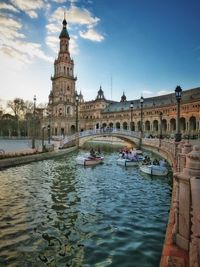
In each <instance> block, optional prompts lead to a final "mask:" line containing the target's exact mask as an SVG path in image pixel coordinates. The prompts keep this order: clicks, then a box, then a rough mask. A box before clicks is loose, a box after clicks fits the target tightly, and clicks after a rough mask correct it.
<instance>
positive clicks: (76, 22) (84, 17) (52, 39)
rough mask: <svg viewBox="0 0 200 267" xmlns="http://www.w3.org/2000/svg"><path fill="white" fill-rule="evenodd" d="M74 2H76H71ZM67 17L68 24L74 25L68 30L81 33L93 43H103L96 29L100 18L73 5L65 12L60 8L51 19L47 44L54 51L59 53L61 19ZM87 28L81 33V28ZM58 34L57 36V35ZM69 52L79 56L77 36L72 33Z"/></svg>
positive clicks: (68, 26) (101, 36) (48, 26)
mask: <svg viewBox="0 0 200 267" xmlns="http://www.w3.org/2000/svg"><path fill="white" fill-rule="evenodd" d="M70 2H74V1H70ZM64 11H65V17H66V20H67V22H68V23H69V24H70V25H72V26H73V27H71V28H70V25H69V24H68V25H67V28H68V29H71V31H72V32H76V33H75V34H77V33H78V32H79V35H80V36H81V37H82V38H84V39H88V40H91V41H96V42H101V41H102V40H103V39H104V37H103V35H101V34H100V33H98V32H97V31H96V30H95V29H94V27H95V26H96V24H97V23H98V22H99V21H100V19H99V18H97V17H95V16H93V15H92V14H91V12H90V11H88V10H87V9H85V8H83V9H81V8H79V7H76V6H74V5H73V4H72V5H71V6H70V7H69V9H67V10H65V9H64V8H61V7H58V8H57V9H56V10H55V11H54V12H53V14H52V16H51V17H49V24H48V25H47V26H46V28H47V37H46V44H47V45H48V46H49V47H50V48H51V49H52V50H53V51H54V52H57V51H58V50H57V49H58V48H57V47H58V42H59V39H58V34H59V32H60V31H61V29H62V26H61V18H63V17H64ZM84 26H86V27H87V28H86V30H85V31H84V30H83V31H80V27H84ZM55 34H56V35H55ZM69 50H70V52H71V53H72V54H78V52H79V49H78V44H77V36H73V35H72V34H71V33H70V46H69Z"/></svg>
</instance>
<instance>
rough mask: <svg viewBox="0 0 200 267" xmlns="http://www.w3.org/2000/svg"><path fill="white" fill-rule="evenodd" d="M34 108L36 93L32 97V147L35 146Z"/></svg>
mask: <svg viewBox="0 0 200 267" xmlns="http://www.w3.org/2000/svg"><path fill="white" fill-rule="evenodd" d="M35 109H36V95H34V98H33V134H32V148H35V129H36V125H35Z"/></svg>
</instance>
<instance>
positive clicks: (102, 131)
mask: <svg viewBox="0 0 200 267" xmlns="http://www.w3.org/2000/svg"><path fill="white" fill-rule="evenodd" d="M113 134H119V135H124V136H131V137H134V138H137V139H139V138H140V135H141V133H140V132H134V131H130V130H124V129H117V128H108V129H91V130H86V131H82V132H79V133H78V135H77V133H75V134H73V135H70V136H67V137H64V138H63V139H62V141H61V142H62V144H67V143H69V142H71V141H73V140H76V139H77V138H83V137H86V136H95V135H113Z"/></svg>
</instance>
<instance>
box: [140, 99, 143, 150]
mask: <svg viewBox="0 0 200 267" xmlns="http://www.w3.org/2000/svg"><path fill="white" fill-rule="evenodd" d="M143 103H144V98H143V96H141V97H140V107H141V114H140V115H141V124H140V131H141V135H140V148H141V147H142V138H143Z"/></svg>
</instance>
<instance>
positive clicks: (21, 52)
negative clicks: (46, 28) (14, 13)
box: [0, 16, 53, 65]
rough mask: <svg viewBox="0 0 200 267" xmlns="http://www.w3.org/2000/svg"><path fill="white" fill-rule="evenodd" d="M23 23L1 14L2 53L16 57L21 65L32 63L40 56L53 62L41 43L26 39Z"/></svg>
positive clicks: (0, 42)
mask: <svg viewBox="0 0 200 267" xmlns="http://www.w3.org/2000/svg"><path fill="white" fill-rule="evenodd" d="M21 30H22V24H21V23H20V22H18V21H16V20H14V19H12V18H6V17H3V16H0V51H1V55H2V54H4V55H5V56H7V57H9V58H10V60H11V59H12V58H14V59H16V60H17V61H18V62H19V63H20V65H21V63H22V64H28V63H31V62H32V60H33V59H35V58H39V59H42V60H45V61H50V62H52V60H53V59H52V58H51V57H48V56H47V55H45V53H44V52H43V51H42V49H41V45H40V44H37V43H32V42H26V41H25V35H24V34H23V33H21V32H20V31H21Z"/></svg>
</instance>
